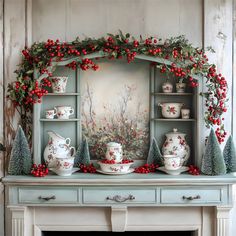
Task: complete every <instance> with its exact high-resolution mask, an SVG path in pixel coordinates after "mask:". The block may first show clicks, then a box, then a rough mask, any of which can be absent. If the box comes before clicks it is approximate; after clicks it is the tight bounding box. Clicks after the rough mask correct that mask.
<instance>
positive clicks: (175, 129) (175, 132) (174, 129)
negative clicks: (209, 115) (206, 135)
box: [167, 128, 186, 135]
mask: <svg viewBox="0 0 236 236" xmlns="http://www.w3.org/2000/svg"><path fill="white" fill-rule="evenodd" d="M167 134H170V135H172V134H174V135H176V134H179V135H186V134H184V133H181V132H178V129H177V128H173V132H169V133H167Z"/></svg>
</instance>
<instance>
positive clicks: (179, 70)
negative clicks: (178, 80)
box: [170, 63, 186, 78]
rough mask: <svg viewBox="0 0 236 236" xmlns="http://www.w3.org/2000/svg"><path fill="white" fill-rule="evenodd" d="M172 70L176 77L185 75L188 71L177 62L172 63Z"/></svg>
mask: <svg viewBox="0 0 236 236" xmlns="http://www.w3.org/2000/svg"><path fill="white" fill-rule="evenodd" d="M170 71H171V72H172V73H173V74H174V75H175V76H176V77H183V78H184V77H185V76H186V72H185V71H184V70H183V68H180V67H177V66H176V64H175V63H172V65H171V69H170Z"/></svg>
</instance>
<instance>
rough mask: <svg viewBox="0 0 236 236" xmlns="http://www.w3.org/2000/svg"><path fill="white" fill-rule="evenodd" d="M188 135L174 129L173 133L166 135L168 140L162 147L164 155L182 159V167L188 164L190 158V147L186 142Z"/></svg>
mask: <svg viewBox="0 0 236 236" xmlns="http://www.w3.org/2000/svg"><path fill="white" fill-rule="evenodd" d="M185 136H186V134H184V133H181V132H178V130H177V129H173V132H170V133H167V134H166V140H165V142H164V144H163V146H162V153H163V155H175V156H178V157H180V162H181V163H180V165H181V166H182V165H185V164H187V161H188V159H189V156H190V147H189V145H188V144H187V142H186V140H185Z"/></svg>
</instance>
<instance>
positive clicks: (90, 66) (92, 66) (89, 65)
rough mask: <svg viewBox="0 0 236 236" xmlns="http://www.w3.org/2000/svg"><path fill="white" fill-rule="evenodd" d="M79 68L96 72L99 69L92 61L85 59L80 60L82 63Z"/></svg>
mask: <svg viewBox="0 0 236 236" xmlns="http://www.w3.org/2000/svg"><path fill="white" fill-rule="evenodd" d="M80 68H81V69H82V70H88V69H93V70H94V71H96V70H98V68H99V67H98V65H96V64H95V63H94V62H93V61H92V60H90V59H88V58H85V59H83V60H82V63H81V64H80Z"/></svg>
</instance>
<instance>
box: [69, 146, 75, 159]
mask: <svg viewBox="0 0 236 236" xmlns="http://www.w3.org/2000/svg"><path fill="white" fill-rule="evenodd" d="M70 154H71V156H72V157H73V156H74V155H75V147H70Z"/></svg>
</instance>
